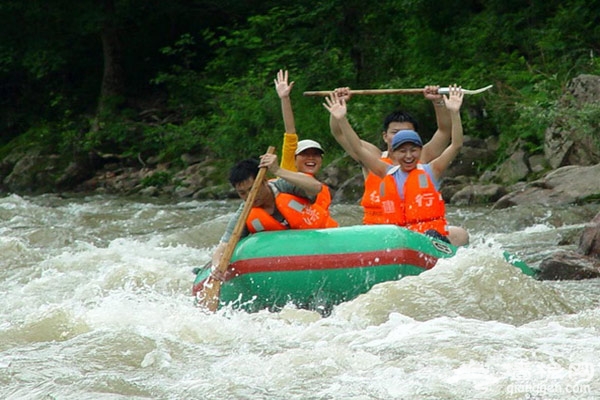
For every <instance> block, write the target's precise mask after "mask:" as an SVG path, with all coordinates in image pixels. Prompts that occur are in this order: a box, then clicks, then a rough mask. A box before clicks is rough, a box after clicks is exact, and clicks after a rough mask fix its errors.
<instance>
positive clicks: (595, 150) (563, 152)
mask: <svg viewBox="0 0 600 400" xmlns="http://www.w3.org/2000/svg"><path fill="white" fill-rule="evenodd" d="M599 99H600V76H597V75H580V76H578V77H576V78H574V79H573V80H572V81H571V82H569V85H568V86H567V90H566V92H565V94H564V95H563V96H562V98H561V99H560V101H559V103H558V110H556V114H557V117H556V120H555V121H554V123H553V124H552V125H551V126H550V127H548V129H547V130H546V133H545V140H544V154H545V156H546V159H547V160H548V162H549V163H550V164H551V166H552V168H554V169H555V168H559V167H562V166H565V165H592V164H597V163H599V162H600V144H599V142H598V121H597V120H596V119H588V118H585V115H586V114H588V112H587V111H592V110H594V109H597V108H598V107H600V100H599ZM577 113H581V117H579V116H578V115H577ZM592 114H593V113H592Z"/></svg>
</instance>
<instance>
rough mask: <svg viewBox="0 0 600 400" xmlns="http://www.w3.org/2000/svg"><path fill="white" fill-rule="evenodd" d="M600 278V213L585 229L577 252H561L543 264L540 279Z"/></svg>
mask: <svg viewBox="0 0 600 400" xmlns="http://www.w3.org/2000/svg"><path fill="white" fill-rule="evenodd" d="M599 277H600V213H598V214H597V215H596V216H595V217H594V219H593V220H592V221H591V222H590V223H589V224H588V225H587V226H586V227H585V229H584V230H583V233H582V234H581V238H580V240H579V247H578V248H577V251H575V252H574V251H559V252H556V253H554V254H553V255H552V256H551V257H549V258H547V259H545V260H544V261H542V262H541V264H540V267H539V273H538V275H537V278H538V279H542V280H565V279H568V280H580V279H591V278H599Z"/></svg>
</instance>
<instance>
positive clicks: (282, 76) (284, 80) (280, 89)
mask: <svg viewBox="0 0 600 400" xmlns="http://www.w3.org/2000/svg"><path fill="white" fill-rule="evenodd" d="M273 82H274V83H275V90H277V95H279V97H280V98H282V97H289V96H290V92H291V91H292V88H293V87H294V82H293V81H292V82H291V83H289V84H288V72H287V70H286V71H284V70H281V69H280V70H279V72H278V73H277V79H274V80H273Z"/></svg>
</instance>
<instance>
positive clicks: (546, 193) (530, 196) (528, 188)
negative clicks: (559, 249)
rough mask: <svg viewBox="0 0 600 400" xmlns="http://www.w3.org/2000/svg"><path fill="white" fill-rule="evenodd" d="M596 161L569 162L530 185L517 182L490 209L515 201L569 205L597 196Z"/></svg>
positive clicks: (598, 170)
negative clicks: (587, 164)
mask: <svg viewBox="0 0 600 400" xmlns="http://www.w3.org/2000/svg"><path fill="white" fill-rule="evenodd" d="M599 176H600V164H597V165H592V166H575V165H570V166H566V167H562V168H559V169H557V170H555V171H552V172H550V173H549V174H548V175H546V176H545V177H544V178H542V179H540V180H537V181H535V182H533V183H531V184H521V185H519V186H518V187H515V190H514V191H512V192H511V193H509V194H507V195H506V196H503V197H502V198H500V199H499V200H498V201H497V202H496V203H495V204H494V206H493V208H496V209H500V208H506V207H511V206H514V205H519V204H531V203H536V204H546V205H557V204H571V203H575V202H583V201H586V200H587V199H590V198H591V199H598V198H600V179H598V177H599Z"/></svg>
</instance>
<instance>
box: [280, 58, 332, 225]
mask: <svg viewBox="0 0 600 400" xmlns="http://www.w3.org/2000/svg"><path fill="white" fill-rule="evenodd" d="M274 83H275V90H276V91H277V95H278V96H279V98H280V99H281V112H282V115H283V123H284V126H285V133H284V136H283V146H282V152H281V164H280V166H281V168H284V169H287V170H290V171H298V172H303V173H305V174H309V175H311V176H313V177H314V176H315V175H316V174H317V173H318V172H319V170H320V169H321V166H322V165H323V154H324V153H325V151H324V150H323V148H322V147H321V145H320V144H319V143H318V142H316V141H314V140H309V139H306V140H301V141H298V134H297V133H296V125H295V121H294V112H293V110H292V101H291V99H290V93H291V91H292V88H293V87H294V82H290V83H288V72H287V71H284V70H279V72H278V73H277V78H276V79H275V80H274ZM322 185H323V188H322V190H321V192H320V193H319V195H318V196H317V199H316V201H315V204H317V205H318V206H320V207H321V208H323V210H325V211H326V212H327V213H328V214H329V213H330V211H329V206H330V205H331V192H330V190H329V187H328V186H327V185H325V184H322ZM338 225H339V224H338V223H337V222H336V221H335V220H334V219H333V218H332V217H331V215H329V218H328V223H327V226H326V227H327V228H335V227H337V226H338Z"/></svg>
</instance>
